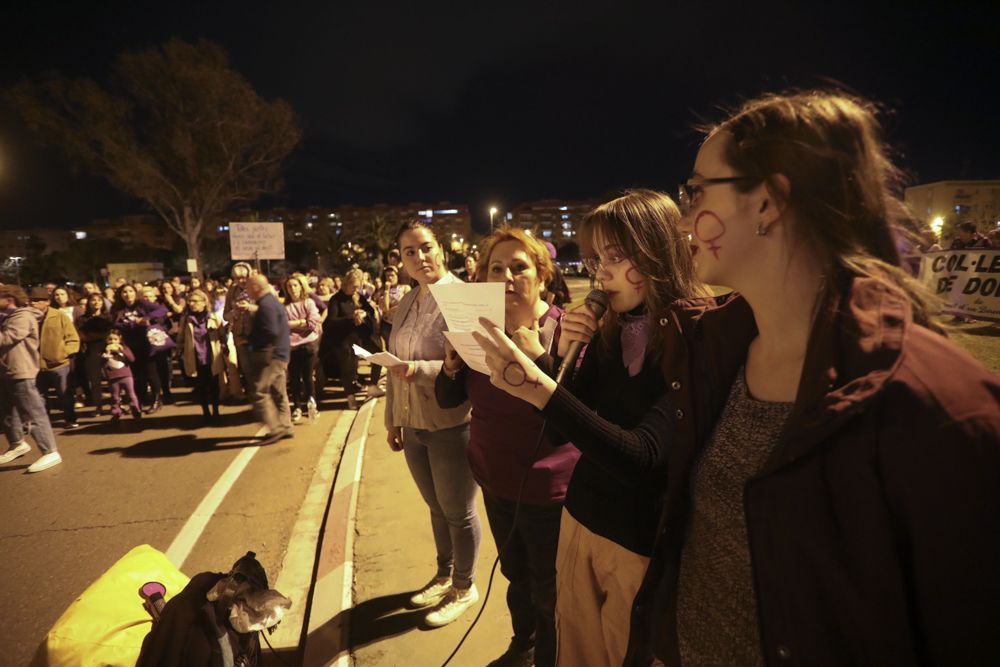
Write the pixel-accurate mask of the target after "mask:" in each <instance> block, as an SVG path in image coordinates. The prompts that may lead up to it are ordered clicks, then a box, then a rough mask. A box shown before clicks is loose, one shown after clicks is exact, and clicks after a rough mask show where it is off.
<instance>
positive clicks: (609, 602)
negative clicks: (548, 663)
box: [556, 509, 649, 667]
mask: <svg viewBox="0 0 1000 667" xmlns="http://www.w3.org/2000/svg"><path fill="white" fill-rule="evenodd" d="M648 565H649V558H648V557H646V556H640V555H639V554H637V553H634V552H632V551H629V550H628V549H625V548H624V547H622V546H619V545H618V544H615V543H614V542H612V541H611V540H609V539H606V538H604V537H601V536H600V535H596V534H594V533H592V532H591V531H589V530H588V529H587V528H585V527H584V526H583V525H582V524H580V522H578V521H577V520H576V519H574V518H573V517H572V516H570V513H569V512H567V511H566V510H565V509H564V510H563V513H562V520H561V522H560V525H559V549H558V551H557V552H556V641H557V646H556V664H557V665H559V666H560V667H618V666H619V665H621V664H622V659H623V658H624V656H625V649H626V648H627V647H628V634H629V620H630V618H631V615H632V601H633V600H634V599H635V594H636V592H637V591H638V590H639V584H641V583H642V577H643V575H644V574H645V573H646V567H647V566H648Z"/></svg>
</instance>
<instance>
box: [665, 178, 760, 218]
mask: <svg viewBox="0 0 1000 667" xmlns="http://www.w3.org/2000/svg"><path fill="white" fill-rule="evenodd" d="M757 180H758V179H756V178H752V177H750V176H726V177H724V178H689V179H688V180H686V181H685V182H683V183H681V184H680V185H678V186H677V205H678V206H679V207H680V209H681V215H687V214H688V213H690V212H691V209H692V208H694V205H695V204H697V203H698V199H699V198H700V197H701V191H702V189H703V188H704V187H705V186H707V185H718V184H720V183H753V182H755V181H757Z"/></svg>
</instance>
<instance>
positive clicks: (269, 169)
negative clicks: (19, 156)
mask: <svg viewBox="0 0 1000 667" xmlns="http://www.w3.org/2000/svg"><path fill="white" fill-rule="evenodd" d="M6 98H7V101H8V102H9V103H10V104H11V105H12V106H13V107H14V108H16V109H17V110H18V111H19V112H20V114H21V116H22V118H24V120H25V122H26V123H27V124H28V125H29V126H30V127H32V128H34V129H36V130H38V131H39V133H40V135H41V137H42V139H43V140H45V141H49V142H52V143H54V144H56V145H59V146H61V147H62V148H64V149H65V151H66V153H67V154H68V156H69V157H70V158H71V159H73V160H74V161H78V162H80V163H82V164H83V165H84V166H86V167H88V168H90V169H91V170H93V171H95V172H96V173H98V174H100V175H102V176H104V177H105V178H107V180H108V181H109V182H110V183H111V184H112V185H113V186H115V187H116V188H118V189H120V190H122V191H123V192H125V193H127V194H129V195H132V196H134V197H136V198H138V199H141V200H142V201H144V202H145V203H146V204H147V205H148V206H149V207H150V208H151V209H152V210H154V211H155V212H156V213H157V214H159V216H160V217H161V218H162V219H163V221H164V222H165V223H166V225H167V226H168V227H169V228H170V230H171V231H173V232H174V233H175V234H177V235H178V236H179V237H180V238H181V239H182V240H183V241H184V244H185V246H186V248H187V253H188V256H189V257H192V258H194V259H198V260H200V258H201V243H202V239H203V237H204V231H205V226H206V224H207V221H208V220H210V219H211V218H212V217H213V216H214V215H217V214H219V213H221V212H222V211H224V210H226V209H227V208H229V207H231V206H233V205H235V204H239V203H246V202H250V201H253V200H255V199H257V198H258V197H259V196H261V195H263V194H265V193H269V192H274V191H276V190H278V189H280V187H281V183H280V180H279V175H280V169H281V165H282V162H283V161H284V160H285V158H286V157H287V156H288V154H289V153H290V152H291V151H292V149H293V148H294V147H295V146H296V144H298V142H299V139H300V137H301V132H300V130H299V126H298V122H297V120H296V118H295V114H294V112H293V111H292V109H291V107H290V106H289V105H288V104H287V103H286V102H284V101H282V100H274V101H267V100H265V99H263V98H261V97H260V96H258V95H257V93H256V92H254V90H253V88H252V87H251V86H250V84H249V82H247V80H246V79H244V78H243V76H242V75H241V74H239V73H238V72H236V71H235V70H233V69H232V68H231V66H230V63H229V56H228V55H227V54H226V52H225V51H224V50H223V49H222V48H221V47H220V46H218V45H216V44H213V43H212V42H208V41H204V40H202V41H199V42H198V43H197V44H190V43H188V42H184V41H182V40H179V39H172V40H170V41H169V42H167V43H166V44H164V45H163V46H162V47H153V48H149V49H146V50H143V51H138V52H135V53H124V54H122V55H120V56H119V57H118V58H117V59H116V61H115V64H114V66H113V75H112V77H111V79H110V81H109V83H108V85H106V86H101V85H99V84H97V83H95V82H94V81H91V80H89V79H67V78H66V77H64V76H62V75H59V74H49V75H47V76H46V77H45V78H44V79H43V80H41V81H38V82H24V83H21V84H19V85H17V86H15V87H14V88H12V89H11V90H10V91H8V92H7V94H6ZM198 265H199V266H201V262H200V261H199V263H198Z"/></svg>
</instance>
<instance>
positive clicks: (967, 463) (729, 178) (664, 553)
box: [482, 91, 1000, 665]
mask: <svg viewBox="0 0 1000 667" xmlns="http://www.w3.org/2000/svg"><path fill="white" fill-rule="evenodd" d="M897 173H898V172H897V171H896V169H895V168H894V167H893V165H892V164H891V162H890V161H889V160H888V158H887V157H886V153H885V150H884V148H883V145H882V143H881V140H880V138H879V125H878V122H877V120H876V116H875V110H874V108H873V106H872V105H871V104H870V103H868V102H865V101H863V100H860V99H857V98H853V97H849V96H847V95H844V94H840V93H830V92H824V91H819V92H805V93H795V94H790V95H780V96H779V95H772V96H767V97H763V98H761V99H757V100H754V101H751V102H748V103H746V104H745V105H744V106H743V107H742V108H741V109H740V110H739V111H738V112H736V113H735V114H734V115H732V116H731V117H730V118H728V119H726V120H725V121H723V122H722V123H720V124H719V125H717V126H715V127H713V128H712V129H711V130H710V132H709V133H708V137H707V139H706V140H705V142H704V143H703V144H702V146H701V149H700V150H699V152H698V157H697V159H696V161H695V166H694V174H693V177H692V178H691V179H690V180H689V181H688V182H687V183H686V187H685V189H684V194H685V197H684V198H683V200H682V204H683V205H684V213H685V215H684V218H683V222H682V226H683V229H685V230H686V231H688V232H689V233H690V234H691V244H692V246H691V247H692V253H693V255H694V261H695V265H696V268H697V273H698V276H699V277H700V278H701V279H702V280H704V281H705V282H707V283H711V284H722V285H727V286H730V287H732V288H734V289H735V290H737V291H738V294H737V295H735V296H733V297H732V298H730V299H729V300H728V301H727V302H725V303H724V304H722V305H713V304H710V303H705V304H701V307H695V306H696V304H689V305H685V304H677V305H675V307H674V308H673V309H672V310H671V316H670V317H669V318H666V319H665V321H664V329H665V330H666V331H668V332H670V333H669V335H667V336H666V339H665V345H664V350H663V361H664V365H663V367H664V368H665V369H672V371H673V373H674V374H675V377H676V380H675V381H676V385H674V384H673V382H672V383H671V385H670V386H671V391H670V392H669V393H668V394H667V396H666V397H665V399H664V400H662V401H660V403H659V404H658V406H657V407H656V408H654V409H653V410H652V411H651V412H650V414H649V415H647V417H646V418H645V419H644V420H643V422H642V424H640V425H639V426H638V427H637V428H636V429H632V430H631V431H624V430H622V429H620V428H617V427H614V426H613V425H611V424H609V423H607V422H606V421H602V420H600V419H599V418H597V417H596V416H595V415H593V414H592V413H590V412H589V411H587V410H586V409H585V408H583V407H582V406H581V405H580V403H579V401H576V399H574V398H573V397H572V396H571V395H570V394H569V392H567V391H566V390H565V389H562V388H558V387H555V386H554V385H553V383H552V382H550V381H548V380H547V378H546V377H545V376H544V374H542V373H540V372H539V371H538V370H537V369H535V368H533V367H532V366H531V365H530V363H529V362H528V360H527V359H526V357H524V355H523V353H521V352H520V351H519V350H517V349H516V347H515V346H514V345H513V344H512V343H511V342H510V341H509V340H506V339H505V337H504V335H503V332H502V331H500V330H499V329H498V328H496V327H494V329H493V330H492V338H493V341H488V340H486V339H484V338H483V339H482V342H483V344H484V346H485V347H486V348H487V349H488V350H489V359H490V364H491V368H493V369H494V373H493V376H492V378H491V379H492V381H493V382H494V383H497V384H498V386H503V388H504V389H506V390H507V391H510V392H517V395H519V396H521V397H522V398H524V399H525V400H528V401H529V402H531V403H532V404H534V405H535V406H536V407H538V408H540V409H541V410H542V413H543V414H544V415H545V416H546V418H547V419H548V420H549V422H550V423H552V424H555V425H556V426H558V428H559V429H560V430H561V431H562V432H563V433H564V434H565V435H567V436H568V437H570V438H571V439H572V440H573V442H574V443H575V444H576V445H577V446H578V447H581V449H584V451H591V450H592V451H594V452H595V453H600V454H601V455H603V456H605V457H606V458H607V459H608V460H609V461H613V460H616V459H617V460H620V461H623V462H629V463H632V462H634V461H636V460H643V459H646V460H649V461H653V460H655V459H656V458H657V457H659V456H665V457H666V462H667V471H668V472H667V474H668V478H667V496H666V501H665V509H664V512H663V515H662V517H661V521H660V528H659V533H660V534H659V535H658V538H657V541H656V545H655V547H654V551H653V556H652V558H651V561H650V565H649V569H648V570H647V573H646V576H645V579H644V581H643V585H642V587H641V588H640V590H639V593H638V595H637V597H636V600H635V602H634V604H633V608H632V627H631V636H630V640H629V650H628V652H627V654H626V658H625V661H624V664H626V665H648V664H650V662H651V660H652V659H653V656H654V654H655V655H656V657H658V658H659V659H661V660H663V661H664V662H665V663H667V664H671V665H677V664H679V665H685V664H740V665H753V664H765V663H767V664H778V663H784V662H787V663H789V664H792V663H797V664H815V665H842V664H893V665H897V664H963V665H964V664H991V663H992V662H995V660H996V647H995V642H994V641H993V639H992V636H993V631H994V630H995V628H996V627H998V625H1000V608H998V607H997V605H996V599H997V598H998V596H1000V578H998V577H997V576H996V571H997V569H998V566H1000V407H998V397H1000V382H998V380H997V378H996V377H995V376H993V375H991V374H990V373H989V372H988V371H987V370H986V369H985V368H984V367H983V366H982V365H981V364H980V363H979V362H977V361H976V360H974V359H973V358H972V357H970V356H969V355H968V354H967V353H965V352H964V351H962V350H960V349H958V348H957V347H955V346H954V345H952V344H951V343H949V342H948V341H947V339H946V338H944V336H942V335H941V333H940V331H941V330H940V327H939V326H938V324H937V323H936V320H935V312H936V311H935V308H934V305H933V301H932V299H931V297H929V296H928V294H927V293H926V292H925V290H924V288H923V287H922V286H920V285H918V284H916V283H914V282H913V281H912V280H911V279H910V278H909V277H908V276H907V275H906V273H905V272H904V271H903V270H902V269H901V268H900V266H899V256H898V254H897V252H896V247H895V244H894V236H895V227H896V224H897V221H898V220H899V218H900V216H901V215H902V214H903V212H904V209H903V206H902V205H901V203H900V202H899V200H898V199H897V198H896V197H895V195H894V194H893V192H894V191H893V186H894V184H895V182H896V177H897ZM511 363H514V364H517V365H519V366H520V367H521V369H522V370H523V371H524V373H525V375H526V376H527V377H529V378H531V379H533V380H534V379H537V381H538V382H537V385H538V386H535V384H534V383H527V382H526V383H524V384H523V385H521V386H520V387H512V386H508V385H505V384H504V381H503V373H502V369H503V368H504V367H505V366H506V365H507V364H511ZM508 375H509V373H508ZM675 386H676V389H675Z"/></svg>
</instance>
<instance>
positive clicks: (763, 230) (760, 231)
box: [757, 222, 769, 236]
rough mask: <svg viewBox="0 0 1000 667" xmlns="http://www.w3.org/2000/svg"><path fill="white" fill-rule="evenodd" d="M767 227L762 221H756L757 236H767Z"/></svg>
mask: <svg viewBox="0 0 1000 667" xmlns="http://www.w3.org/2000/svg"><path fill="white" fill-rule="evenodd" d="M768 231H769V230H768V228H767V227H765V226H764V223H763V222H758V223H757V236H767V232H768Z"/></svg>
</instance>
